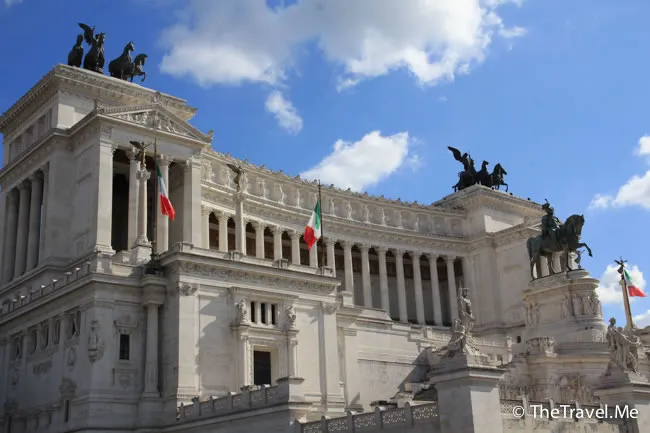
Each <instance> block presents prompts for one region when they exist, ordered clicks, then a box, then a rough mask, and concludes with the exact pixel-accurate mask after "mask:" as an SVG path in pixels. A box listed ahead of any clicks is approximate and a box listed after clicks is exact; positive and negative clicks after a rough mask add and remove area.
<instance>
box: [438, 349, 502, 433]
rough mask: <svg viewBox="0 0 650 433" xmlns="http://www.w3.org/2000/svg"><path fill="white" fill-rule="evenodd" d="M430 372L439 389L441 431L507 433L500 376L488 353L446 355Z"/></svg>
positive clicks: (446, 432) (455, 432)
mask: <svg viewBox="0 0 650 433" xmlns="http://www.w3.org/2000/svg"><path fill="white" fill-rule="evenodd" d="M432 367H433V368H431V370H430V372H429V373H428V375H429V377H430V383H431V384H433V385H434V386H435V388H436V390H437V391H438V413H439V414H440V415H439V418H440V433H483V432H485V431H486V426H489V429H488V430H489V431H490V433H492V432H495V433H503V420H502V418H501V416H502V415H501V400H500V398H499V379H500V378H501V376H502V375H503V373H504V370H503V369H500V368H497V367H492V366H490V365H489V359H488V358H487V356H485V355H478V356H472V355H463V354H457V355H455V356H453V357H451V358H444V359H442V360H441V361H440V363H439V364H437V365H434V366H432Z"/></svg>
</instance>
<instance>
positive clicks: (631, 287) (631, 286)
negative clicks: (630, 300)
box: [623, 269, 646, 298]
mask: <svg viewBox="0 0 650 433" xmlns="http://www.w3.org/2000/svg"><path fill="white" fill-rule="evenodd" d="M623 279H624V280H625V287H626V288H627V294H628V295H630V296H638V297H641V298H645V297H646V294H645V293H643V290H641V288H640V287H639V286H638V285H637V284H636V283H635V282H634V281H633V280H632V277H631V276H630V274H629V273H628V272H627V269H623Z"/></svg>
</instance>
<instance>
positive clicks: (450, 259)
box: [445, 256, 458, 322]
mask: <svg viewBox="0 0 650 433" xmlns="http://www.w3.org/2000/svg"><path fill="white" fill-rule="evenodd" d="M455 260H456V257H454V256H447V257H445V261H446V262H447V287H448V289H449V304H450V305H449V307H450V309H451V320H452V322H453V321H454V320H456V319H458V291H457V289H456V272H455V270H454V261H455Z"/></svg>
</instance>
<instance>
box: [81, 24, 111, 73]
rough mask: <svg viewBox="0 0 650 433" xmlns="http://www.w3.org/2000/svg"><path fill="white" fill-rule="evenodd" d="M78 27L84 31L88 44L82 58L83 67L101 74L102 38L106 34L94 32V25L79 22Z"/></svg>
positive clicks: (102, 60)
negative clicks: (88, 46)
mask: <svg viewBox="0 0 650 433" xmlns="http://www.w3.org/2000/svg"><path fill="white" fill-rule="evenodd" d="M79 27H81V28H82V29H83V31H84V40H85V41H86V43H87V44H88V45H90V51H88V54H86V57H85V58H84V64H83V66H84V69H88V70H90V71H93V72H99V73H100V74H101V73H103V72H104V39H105V38H106V34H105V33H98V34H95V27H90V26H87V25H86V24H82V23H79Z"/></svg>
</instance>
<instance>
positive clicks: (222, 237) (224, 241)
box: [217, 213, 228, 253]
mask: <svg viewBox="0 0 650 433" xmlns="http://www.w3.org/2000/svg"><path fill="white" fill-rule="evenodd" d="M217 221H219V251H221V252H222V253H227V252H228V215H226V214H225V213H220V214H219V215H217Z"/></svg>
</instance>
